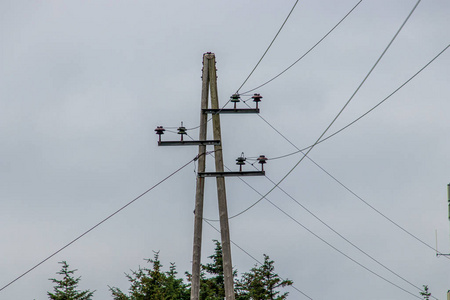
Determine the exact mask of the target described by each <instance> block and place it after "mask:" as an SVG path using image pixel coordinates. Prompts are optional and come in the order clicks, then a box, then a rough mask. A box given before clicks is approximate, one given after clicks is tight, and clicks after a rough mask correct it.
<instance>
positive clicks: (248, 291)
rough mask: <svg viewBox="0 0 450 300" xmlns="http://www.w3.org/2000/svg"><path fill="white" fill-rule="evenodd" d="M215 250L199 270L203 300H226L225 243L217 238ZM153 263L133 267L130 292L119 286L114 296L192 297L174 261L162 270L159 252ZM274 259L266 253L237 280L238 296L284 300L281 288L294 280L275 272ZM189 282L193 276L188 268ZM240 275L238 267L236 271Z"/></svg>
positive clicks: (126, 299) (139, 299)
mask: <svg viewBox="0 0 450 300" xmlns="http://www.w3.org/2000/svg"><path fill="white" fill-rule="evenodd" d="M214 243H215V249H214V254H213V255H211V256H209V257H208V258H209V259H210V260H211V261H210V262H209V263H207V264H205V265H203V264H202V265H201V273H200V297H199V298H200V300H223V299H224V298H225V283H224V281H225V280H224V273H223V258H222V245H221V244H220V242H219V241H217V240H214ZM147 262H149V263H152V264H153V267H152V269H146V268H141V267H139V270H138V271H132V274H131V275H128V274H127V275H126V276H127V278H128V280H129V281H130V282H131V287H130V288H129V294H128V295H127V294H125V293H123V292H122V291H121V290H120V289H118V288H116V287H114V288H110V290H111V292H112V296H113V299H115V300H175V299H176V300H185V299H186V300H187V299H190V286H189V284H184V282H183V280H182V279H178V278H177V277H176V275H177V272H176V268H175V265H174V264H171V266H170V269H169V271H168V272H163V271H162V270H161V269H162V265H161V262H160V261H159V257H158V253H157V252H156V253H155V256H154V259H148V260H147ZM274 269H275V267H274V261H273V260H270V258H269V256H267V255H264V263H263V264H262V265H261V266H259V267H258V266H255V267H254V268H252V269H251V270H250V272H248V273H244V274H243V275H242V278H241V279H240V280H235V295H236V300H265V299H269V300H284V299H286V298H287V296H288V293H284V294H280V293H281V292H280V291H279V289H280V288H282V287H285V286H290V285H292V281H291V280H283V279H281V278H279V276H278V275H277V274H276V273H275V272H274ZM186 276H187V280H188V282H191V279H192V276H191V274H189V273H188V272H186ZM233 276H234V277H236V276H237V271H235V270H234V271H233Z"/></svg>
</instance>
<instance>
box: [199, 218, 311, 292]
mask: <svg viewBox="0 0 450 300" xmlns="http://www.w3.org/2000/svg"><path fill="white" fill-rule="evenodd" d="M203 221H205V222H206V223H207V224H208V225H209V226H211V227H212V228H213V229H214V230H215V231H217V232H218V233H220V230H219V229H217V228H216V227H215V226H214V225H212V224H211V223H210V222H209V221H207V220H205V219H203ZM231 243H232V244H233V245H235V246H236V247H237V248H239V250H241V251H242V252H244V253H245V254H247V255H248V256H249V257H251V258H252V259H253V260H254V261H256V262H257V263H258V264H260V265H262V263H261V262H260V261H259V260H258V259H256V258H255V257H254V256H253V255H251V254H250V253H248V252H247V251H245V250H244V249H243V248H242V247H241V246H239V245H238V244H236V243H235V242H233V241H231ZM277 276H278V277H279V278H280V279H281V280H285V279H284V278H283V277H281V276H279V275H277ZM291 287H292V288H293V289H294V290H296V291H297V292H299V293H301V294H302V295H303V296H305V297H306V298H308V299H311V300H313V298H311V297H310V296H308V295H307V294H305V293H304V292H302V291H301V290H299V289H298V288H297V287H295V286H294V285H291Z"/></svg>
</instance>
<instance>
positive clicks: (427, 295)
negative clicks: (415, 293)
mask: <svg viewBox="0 0 450 300" xmlns="http://www.w3.org/2000/svg"><path fill="white" fill-rule="evenodd" d="M420 295H422V296H423V299H426V300H428V299H430V297H431V293H430V292H429V291H428V285H424V286H423V292H420Z"/></svg>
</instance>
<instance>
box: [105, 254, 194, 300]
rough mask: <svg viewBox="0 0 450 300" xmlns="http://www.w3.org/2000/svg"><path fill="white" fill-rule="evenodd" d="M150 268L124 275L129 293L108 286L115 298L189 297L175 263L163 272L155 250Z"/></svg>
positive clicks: (154, 299) (178, 299)
mask: <svg viewBox="0 0 450 300" xmlns="http://www.w3.org/2000/svg"><path fill="white" fill-rule="evenodd" d="M147 262H148V263H152V264H153V267H152V269H147V268H141V267H139V269H138V270H137V271H132V274H131V275H128V274H127V275H126V276H127V278H128V280H129V281H130V282H131V287H130V289H129V291H130V294H129V295H126V294H125V293H123V292H122V291H121V290H120V289H119V288H116V287H113V288H110V290H111V293H112V296H113V299H115V300H185V299H186V300H187V299H189V298H190V294H189V290H188V288H187V286H186V285H185V284H184V283H183V279H177V278H176V275H177V271H176V267H175V264H173V263H172V264H171V266H170V269H169V271H167V272H163V271H162V270H161V269H162V265H161V262H160V260H159V253H158V252H155V255H154V258H153V259H147Z"/></svg>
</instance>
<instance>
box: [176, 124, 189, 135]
mask: <svg viewBox="0 0 450 300" xmlns="http://www.w3.org/2000/svg"><path fill="white" fill-rule="evenodd" d="M177 130H178V134H187V132H186V127H184V126H180V127H178V129H177Z"/></svg>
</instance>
